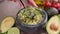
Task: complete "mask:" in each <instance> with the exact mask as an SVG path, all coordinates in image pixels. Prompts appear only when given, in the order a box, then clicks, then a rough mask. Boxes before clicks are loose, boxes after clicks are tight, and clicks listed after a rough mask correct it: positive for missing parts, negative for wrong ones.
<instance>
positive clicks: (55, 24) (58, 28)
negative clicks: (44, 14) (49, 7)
mask: <svg viewBox="0 0 60 34" xmlns="http://www.w3.org/2000/svg"><path fill="white" fill-rule="evenodd" d="M59 21H60V20H59V17H58V16H57V15H55V16H52V17H51V18H50V20H49V21H48V22H47V23H46V30H47V32H48V34H59V32H60V24H59Z"/></svg>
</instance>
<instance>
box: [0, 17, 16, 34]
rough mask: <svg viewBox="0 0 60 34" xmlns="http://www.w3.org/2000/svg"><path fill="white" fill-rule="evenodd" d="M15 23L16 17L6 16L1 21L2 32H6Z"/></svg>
mask: <svg viewBox="0 0 60 34" xmlns="http://www.w3.org/2000/svg"><path fill="white" fill-rule="evenodd" d="M14 23H15V19H14V18H13V17H11V16H8V17H6V18H4V19H3V20H2V22H1V28H0V32H1V33H5V32H7V31H8V29H10V28H11V27H12V26H13V25H14Z"/></svg>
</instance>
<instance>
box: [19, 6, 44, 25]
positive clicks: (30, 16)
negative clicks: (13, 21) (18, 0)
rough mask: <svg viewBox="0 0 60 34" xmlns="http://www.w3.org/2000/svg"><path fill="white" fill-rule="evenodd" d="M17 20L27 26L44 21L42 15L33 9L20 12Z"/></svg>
mask: <svg viewBox="0 0 60 34" xmlns="http://www.w3.org/2000/svg"><path fill="white" fill-rule="evenodd" d="M19 18H20V20H21V21H22V22H23V23H24V24H28V25H36V24H38V23H41V22H42V20H43V19H44V18H43V14H42V13H41V12H39V11H38V10H37V9H35V8H33V7H29V8H27V9H23V10H21V11H20V13H19Z"/></svg>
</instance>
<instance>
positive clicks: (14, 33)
mask: <svg viewBox="0 0 60 34" xmlns="http://www.w3.org/2000/svg"><path fill="white" fill-rule="evenodd" d="M8 34H20V31H19V29H18V28H16V27H14V28H11V29H9V30H8Z"/></svg>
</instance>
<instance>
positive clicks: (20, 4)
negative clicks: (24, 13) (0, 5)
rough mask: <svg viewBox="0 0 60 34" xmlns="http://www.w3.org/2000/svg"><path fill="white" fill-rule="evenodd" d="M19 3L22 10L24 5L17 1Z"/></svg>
mask: <svg viewBox="0 0 60 34" xmlns="http://www.w3.org/2000/svg"><path fill="white" fill-rule="evenodd" d="M17 1H18V3H19V6H20V8H21V9H22V8H24V7H23V5H22V3H21V2H20V0H17Z"/></svg>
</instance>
